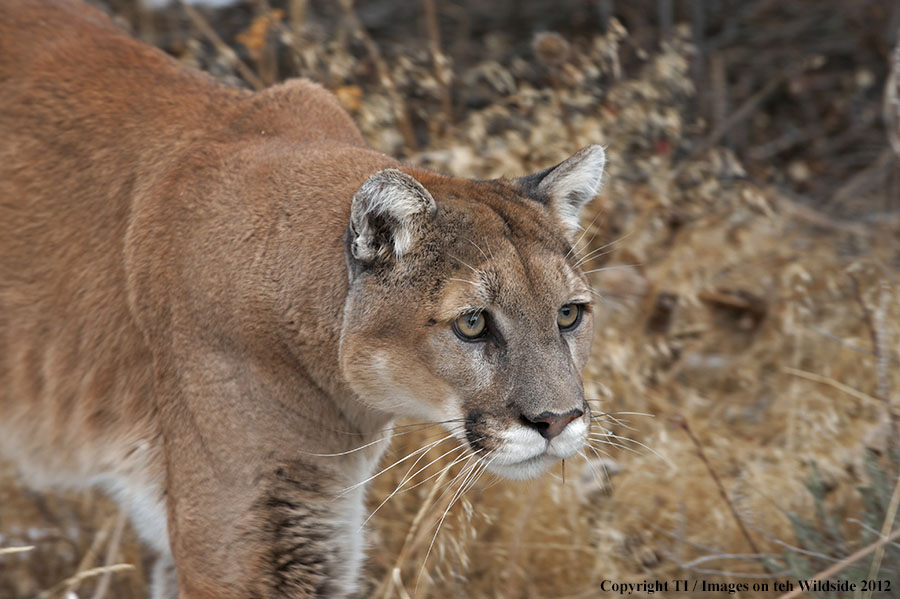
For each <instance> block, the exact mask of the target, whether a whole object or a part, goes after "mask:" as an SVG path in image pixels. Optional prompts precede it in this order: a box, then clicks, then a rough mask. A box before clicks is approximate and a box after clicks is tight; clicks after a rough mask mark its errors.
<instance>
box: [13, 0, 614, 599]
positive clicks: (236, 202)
mask: <svg viewBox="0 0 900 599" xmlns="http://www.w3.org/2000/svg"><path fill="white" fill-rule="evenodd" d="M602 163H603V157H602V150H600V149H599V148H596V147H592V148H588V149H586V150H584V151H582V152H581V153H579V154H577V155H576V156H575V157H573V158H572V159H570V160H569V161H566V162H565V163H563V164H562V165H560V166H558V167H557V168H556V169H554V170H552V171H549V173H550V175H546V173H543V174H539V175H535V176H532V177H529V178H525V179H522V180H519V181H506V180H501V181H491V182H475V181H467V180H460V179H452V178H448V177H442V176H439V175H435V174H433V173H428V172H424V171H420V170H417V169H413V168H410V167H405V166H402V165H400V164H399V163H398V162H397V161H396V160H394V159H392V158H390V157H388V156H385V155H383V154H380V153H378V152H375V151H373V150H371V149H369V148H368V147H367V146H366V145H365V143H364V142H363V140H362V137H361V136H360V134H359V131H358V130H357V129H356V127H355V126H354V125H353V123H352V121H351V120H350V118H349V117H348V116H347V114H346V113H345V112H344V111H343V110H342V109H341V108H340V107H339V105H338V103H337V102H336V100H335V98H334V97H333V96H332V95H331V94H330V93H328V92H326V91H325V90H323V89H322V88H321V87H319V86H318V85H316V84H314V83H311V82H309V81H304V80H294V81H289V82H286V83H283V84H281V85H278V86H276V87H273V88H271V89H268V90H265V91H263V92H260V93H255V94H254V93H250V92H246V91H242V90H237V89H233V88H229V87H226V86H223V85H221V84H219V83H217V82H216V81H214V80H212V79H211V78H209V77H207V76H205V75H203V74H201V73H198V72H194V71H191V70H189V69H185V68H184V67H182V66H180V65H179V64H177V63H176V62H175V61H174V60H172V59H171V58H169V57H167V56H165V55H164V54H162V53H161V52H159V51H157V50H155V49H153V48H150V47H148V46H146V45H143V44H141V43H139V42H137V41H135V40H133V39H131V38H129V37H128V36H126V35H125V34H123V33H122V32H121V31H119V30H118V29H117V28H116V27H114V26H113V25H112V24H111V22H110V21H109V19H108V18H107V17H105V16H104V15H102V14H101V13H99V12H98V11H96V10H93V9H91V8H88V7H86V6H84V5H82V4H80V3H76V2H74V1H69V0H40V1H29V2H20V1H19V0H2V1H0V450H2V451H3V452H4V453H5V454H7V455H9V456H11V457H12V458H14V459H15V461H16V462H17V463H18V464H19V465H20V467H21V469H22V471H23V472H24V473H25V474H26V475H28V476H29V477H30V478H31V479H32V481H33V482H35V483H36V484H39V483H45V484H57V485H58V484H63V485H65V484H68V485H71V486H81V485H85V484H96V485H101V486H103V487H105V488H106V489H107V490H109V491H110V492H111V493H113V494H114V495H115V496H117V497H118V498H119V500H120V501H121V502H122V503H123V505H124V507H125V508H126V509H128V510H130V511H131V513H132V514H133V517H134V520H135V523H136V525H137V527H138V530H139V532H140V533H141V534H142V536H143V537H144V538H145V540H146V541H147V542H148V543H151V544H152V545H154V546H155V547H156V548H157V549H158V550H159V551H160V552H161V553H162V554H163V559H162V561H161V563H160V566H159V568H158V571H157V573H156V575H155V578H156V579H157V583H156V588H155V591H154V594H155V596H157V597H164V596H172V595H174V594H175V593H176V590H175V589H176V587H175V584H174V581H173V580H172V578H173V575H172V571H173V568H172V556H174V564H175V567H176V569H177V577H178V583H177V584H178V587H177V588H178V591H180V596H181V597H185V598H200V597H251V596H252V597H313V596H323V597H343V596H347V595H348V594H351V593H353V592H354V589H355V588H356V579H357V576H358V569H359V567H360V561H361V555H362V548H361V544H360V541H359V534H358V528H359V526H360V525H361V522H362V516H363V514H362V513H361V510H362V490H361V489H359V490H357V491H354V492H351V493H347V494H341V491H342V490H343V489H346V488H348V487H350V486H351V485H354V484H355V483H357V482H359V481H362V480H364V479H366V478H367V477H369V476H370V475H371V474H372V472H373V468H374V466H375V464H376V462H377V459H378V457H379V455H380V451H381V449H383V445H384V444H383V443H382V444H376V445H375V446H374V447H373V448H370V449H366V450H363V451H358V452H352V453H349V454H347V455H344V456H331V457H322V456H316V455H313V454H334V453H341V452H347V451H350V450H352V449H354V448H358V447H361V446H362V445H364V444H366V443H368V442H369V441H372V440H374V439H377V438H378V437H379V436H380V435H381V431H382V430H383V429H385V428H386V427H389V426H390V423H391V421H392V419H393V418H394V417H397V416H415V417H422V418H427V419H431V420H435V421H444V420H453V421H454V423H452V424H448V425H447V428H448V429H449V430H450V431H451V432H453V433H454V434H456V436H457V437H458V438H459V439H460V441H461V442H464V443H469V444H470V445H471V447H472V448H473V449H474V450H476V451H482V452H483V453H482V455H493V456H495V457H497V458H499V457H501V456H504V455H506V454H504V453H503V451H506V449H504V448H507V447H511V446H512V445H510V444H512V443H513V442H514V441H515V443H519V445H521V446H522V447H531V446H534V447H538V441H536V440H539V443H540V445H539V450H540V451H544V448H546V453H545V454H544V453H542V454H541V456H539V457H537V458H534V460H533V461H532V462H529V464H530V466H529V467H528V468H527V469H523V468H524V467H521V468H520V466H519V465H518V463H517V462H516V463H513V462H515V457H504V458H503V459H504V460H506V461H510V464H501V462H502V461H503V460H498V461H497V463H496V464H495V466H494V468H497V469H499V471H500V472H501V473H506V474H509V475H512V476H530V475H533V474H536V473H537V472H538V471H541V470H543V469H545V468H546V466H547V465H548V464H549V463H552V461H553V460H554V459H557V458H558V457H561V456H562V457H564V456H565V454H569V453H571V452H572V451H574V449H572V448H577V447H578V446H580V444H581V442H582V441H583V436H584V433H583V431H584V430H586V428H585V427H584V426H580V428H579V429H578V430H579V431H581V432H578V433H575V432H572V433H565V434H564V435H560V437H559V438H560V439H561V440H560V441H559V443H563V441H565V443H566V445H565V446H564V447H563V446H562V445H560V446H559V448H557V445H555V443H557V441H556V440H554V441H552V442H548V443H545V442H544V441H543V440H540V436H538V435H537V433H535V430H532V429H533V428H534V427H532V428H529V427H530V426H531V425H527V423H526V424H522V422H523V418H525V419H534V418H539V416H540V415H541V414H542V413H547V412H553V413H562V412H566V411H569V410H574V409H579V410H582V409H583V411H584V412H585V414H584V416H583V417H582V418H580V419H579V421H580V422H583V423H585V424H589V412H588V410H587V408H586V406H585V404H584V400H583V394H582V391H581V374H580V373H581V368H582V367H583V366H584V363H585V361H586V359H587V354H588V349H589V345H590V335H591V327H590V310H589V308H586V309H585V314H584V321H583V322H582V324H581V325H580V326H579V327H578V328H577V329H576V330H575V331H574V332H566V333H561V332H560V331H559V330H558V327H557V325H556V317H557V316H556V314H557V310H558V309H559V308H560V307H561V306H562V305H564V304H567V303H570V302H572V301H574V300H577V301H578V302H580V303H586V302H588V301H589V299H590V295H589V288H588V287H587V283H586V282H585V280H584V276H583V275H582V274H581V273H580V272H579V271H578V270H577V268H575V267H574V264H573V262H574V258H573V256H572V255H571V252H570V251H569V250H570V244H571V241H572V235H571V231H569V230H568V229H569V228H570V227H571V226H572V224H573V218H574V217H573V214H577V210H578V209H579V208H580V207H581V205H582V204H583V203H584V202H585V201H586V200H587V199H589V197H590V196H592V195H593V193H595V192H596V186H597V185H598V184H599V180H600V173H601V172H602V166H603V164H602ZM386 169H387V170H386ZM364 184H365V185H364ZM351 205H352V210H351ZM351 212H352V214H351ZM466 306H469V307H477V308H479V309H481V308H484V309H486V310H487V311H488V312H489V313H490V314H491V317H492V319H493V320H492V322H493V323H494V325H495V326H496V329H497V331H498V335H497V337H496V338H495V339H493V340H492V341H484V342H475V343H473V342H468V341H462V340H460V339H459V338H458V337H457V335H456V334H455V333H454V332H453V328H452V323H453V321H454V320H455V319H456V317H457V316H458V315H459V314H460V313H461V311H465V308H466ZM492 330H493V329H492ZM500 331H502V332H503V334H502V336H501V335H500V334H499V332H500ZM571 426H572V425H570V429H571ZM507 437H509V439H513V438H515V439H514V441H513V440H504V439H506V438H507ZM523 440H524V441H523ZM517 447H518V446H517ZM554 448H556V449H554ZM510 451H512V450H510ZM517 451H518V450H517ZM489 452H491V453H489ZM506 453H509V451H507V452H506ZM509 455H513V456H514V452H513V453H509ZM515 455H517V454H515ZM504 469H505V470H504ZM170 551H171V555H170V554H169V552H170Z"/></svg>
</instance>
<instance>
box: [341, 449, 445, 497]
mask: <svg viewBox="0 0 900 599" xmlns="http://www.w3.org/2000/svg"><path fill="white" fill-rule="evenodd" d="M455 436H456V435H455V434H454V433H450V434H449V435H446V436H445V437H442V438H440V439H438V440H437V441H433V442H431V443H429V444H427V445H425V446H424V447H420V448H419V449H417V450H415V451H413V452H411V453H408V454H407V455H406V456H404V457H402V458H400V459H399V460H397V461H396V462H394V463H393V464H391V465H390V466H388V467H387V468H384V469H382V470H379V471H378V472H376V473H375V474H373V475H372V476H370V477H369V478H367V479H366V480H364V481H360V482H358V483H356V484H354V485H351V486H350V487H347V488H346V489H344V490H343V491H341V492H340V493H338V495H337V498H341V497H343V496H344V495H346V494H347V493H350V492H351V491H353V490H355V489H358V488H359V487H361V486H363V485H364V484H366V483H367V482H369V481H371V480H374V479H376V478H378V477H379V476H381V475H382V474H384V473H385V472H387V471H388V470H390V469H391V468H393V467H394V466H396V465H397V464H401V463H403V462H405V461H406V460H408V459H410V458H411V457H413V456H416V455H419V454H420V453H423V452H426V451H428V450H429V449H431V448H432V447H435V446H437V445H438V444H439V443H441V442H442V441H446V440H447V439H450V438H453V437H455Z"/></svg>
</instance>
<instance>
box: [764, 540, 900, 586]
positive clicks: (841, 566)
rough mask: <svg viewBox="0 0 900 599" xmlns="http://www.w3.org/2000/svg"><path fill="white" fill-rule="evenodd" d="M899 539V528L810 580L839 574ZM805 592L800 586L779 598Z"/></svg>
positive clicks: (813, 580)
mask: <svg viewBox="0 0 900 599" xmlns="http://www.w3.org/2000/svg"><path fill="white" fill-rule="evenodd" d="M897 539H900V529H897V530H895V531H894V532H892V533H891V534H890V535H889V536H887V537H885V538H883V539H880V540H878V541H875V542H874V543H872V544H871V545H869V546H867V547H863V548H862V549H860V550H859V551H857V552H855V553H853V554H851V555H848V556H847V557H845V558H844V559H842V560H841V561H839V562H838V563H836V564H835V565H833V566H831V567H830V568H826V569H825V570H822V571H821V572H819V573H818V574H816V575H815V576H813V577H812V578H810V579H809V582H815V581H817V580H824V579H826V578H830V577H831V576H834V575H835V574H837V573H838V572H840V571H841V570H843V569H844V568H846V567H847V566H850V565H852V564H854V563H856V562H858V561H859V560H861V559H862V558H864V557H866V556H867V555H869V554H870V553H872V552H873V551H877V550H878V548H880V547H884V546H885V545H887V544H889V543H892V542H894V541H895V540H897ZM803 593H804V590H803V589H802V588H799V587H798V588H796V589H794V590H793V591H791V592H790V593H785V594H784V595H781V596H780V597H778V599H794V598H795V597H800V596H801V595H803Z"/></svg>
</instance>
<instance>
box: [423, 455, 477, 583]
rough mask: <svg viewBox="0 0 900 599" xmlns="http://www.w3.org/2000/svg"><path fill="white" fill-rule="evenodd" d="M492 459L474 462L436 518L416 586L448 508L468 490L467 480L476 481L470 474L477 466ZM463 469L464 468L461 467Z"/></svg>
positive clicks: (448, 510)
mask: <svg viewBox="0 0 900 599" xmlns="http://www.w3.org/2000/svg"><path fill="white" fill-rule="evenodd" d="M489 455H490V453H488V454H487V455H486V456H485V458H487V457H488V456H489ZM472 456H473V457H475V454H474V453H473V454H472ZM493 461H494V460H493V459H491V460H490V461H484V458H482V461H478V462H475V465H474V466H473V467H472V468H470V469H469V471H468V474H466V476H465V478H463V481H462V483H460V485H459V488H458V489H457V490H456V493H454V495H453V497H451V498H450V502H449V503H448V504H447V509H445V510H444V513H443V514H441V519H440V520H438V523H437V527H436V528H435V531H434V536H432V537H431V543H430V544H429V545H428V551H426V552H425V558H424V559H423V560H422V569H421V570H419V577H418V578H416V588H418V586H419V579H420V578H421V577H422V572H424V571H425V565H426V564H427V563H428V556H429V555H431V550H432V549H433V548H434V542H435V540H436V539H437V536H438V533H439V532H440V531H441V526H443V524H444V519H445V518H446V517H447V514H448V513H450V509H451V508H452V507H453V505H454V504H455V503H456V501H457V500H458V499H459V498H460V497H461V496H462V494H463V493H464V492H465V491H467V490H468V488H469V487H468V486H467V483H468V482H469V480H470V479H472V480H475V481H477V479H478V477H477V476H475V477H474V478H473V476H472V475H473V473H474V472H475V471H476V470H478V467H479V466H482V468H481V469H482V471H483V470H485V469H487V467H488V466H490V464H491V462H493ZM463 470H465V468H463ZM458 478H459V476H457V477H456V478H455V479H454V481H455V480H457V479H458Z"/></svg>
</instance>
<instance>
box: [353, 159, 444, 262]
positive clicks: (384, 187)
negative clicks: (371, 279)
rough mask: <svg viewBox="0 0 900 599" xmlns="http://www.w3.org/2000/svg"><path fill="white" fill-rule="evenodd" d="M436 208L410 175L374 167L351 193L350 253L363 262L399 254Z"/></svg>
mask: <svg viewBox="0 0 900 599" xmlns="http://www.w3.org/2000/svg"><path fill="white" fill-rule="evenodd" d="M436 210H437V207H436V206H435V203H434V198H432V197H431V194H430V193H428V190H427V189H425V188H424V187H422V184H421V183H419V182H418V181H417V180H416V179H415V178H414V177H412V176H411V175H408V174H406V173H404V172H403V171H400V170H397V169H385V170H382V171H378V172H377V173H375V174H374V175H372V176H371V177H369V178H368V179H366V181H365V183H363V184H362V185H361V186H360V188H359V189H358V190H357V191H356V193H355V194H354V195H353V201H352V202H351V204H350V232H349V239H348V242H349V244H348V245H349V251H350V254H351V255H352V256H353V258H355V259H356V260H359V261H360V262H363V263H371V262H374V261H375V260H386V259H388V258H390V257H391V256H394V257H395V258H400V257H401V256H403V254H405V253H406V252H407V251H409V249H410V248H411V247H412V246H413V245H414V244H415V242H416V240H417V239H418V238H419V237H420V234H421V232H422V229H423V227H424V225H425V223H426V222H427V221H428V220H429V219H431V218H432V217H433V216H434V213H435V211H436Z"/></svg>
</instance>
